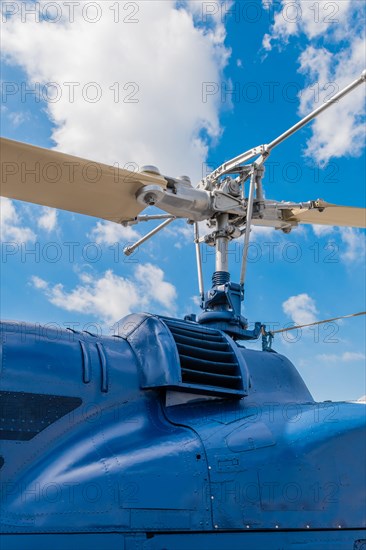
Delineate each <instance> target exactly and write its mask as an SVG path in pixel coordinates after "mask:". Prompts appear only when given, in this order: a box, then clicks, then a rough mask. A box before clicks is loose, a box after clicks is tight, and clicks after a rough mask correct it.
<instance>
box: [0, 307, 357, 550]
mask: <svg viewBox="0 0 366 550" xmlns="http://www.w3.org/2000/svg"><path fill="white" fill-rule="evenodd" d="M127 325H128V328H127V329H126V326H127ZM189 325H190V324H189V323H188V327H187V330H188V328H189ZM119 326H124V331H125V332H124V333H123V331H119V333H118V334H117V335H116V336H114V337H103V338H99V337H97V336H93V335H90V334H86V333H78V332H75V331H55V330H50V329H47V330H46V329H43V328H42V327H39V326H31V325H24V324H17V323H3V324H2V325H1V336H2V352H1V353H2V364H1V378H0V379H1V388H0V389H1V391H2V392H7V395H10V394H15V397H16V396H17V395H19V394H21V395H23V396H25V397H24V399H23V401H22V403H25V404H26V405H25V407H28V406H29V407H30V410H29V411H24V410H19V408H18V409H17V408H16V407H15V406H13V405H11V403H13V400H12V399H8V400H7V401H6V403H7V405H6V407H5V406H3V407H2V417H3V418H2V426H3V427H2V428H1V427H0V430H2V431H0V433H1V434H2V435H0V437H1V438H2V439H1V441H0V446H1V448H0V456H1V457H2V460H1V462H0V475H1V518H0V519H1V531H2V533H3V536H2V542H1V550H5V549H24V548H27V549H32V548H37V549H42V548H47V549H48V548H52V549H53V550H56V549H58V548H79V549H80V550H82V549H83V548H89V549H90V548H94V547H95V548H103V549H104V548H105V549H108V548H121V549H125V550H130V549H131V550H132V549H134V550H139V549H141V550H142V549H143V550H150V549H151V550H155V549H163V548H167V549H168V548H169V549H173V550H174V549H176V550H183V549H186V548H190V549H192V548H205V547H207V548H208V547H209V548H213V549H216V548H217V549H220V550H221V549H222V548H232V549H234V550H235V549H239V548H244V547H245V548H253V549H255V548H258V549H259V548H297V549H299V548H309V549H310V548H311V549H315V548H316V549H317V550H318V549H319V548H329V549H335V548H362V544H366V542H365V540H366V533H365V527H366V513H365V510H366V502H365V485H366V482H365V466H364V465H365V462H366V441H365V433H366V417H365V410H366V407H365V405H361V404H351V403H315V402H314V400H313V399H312V397H311V395H310V393H309V392H308V390H307V388H306V386H305V384H304V382H303V381H302V379H301V377H300V376H299V374H298V372H297V371H296V369H295V367H294V366H293V365H292V364H291V363H290V362H289V361H288V360H287V359H286V358H285V357H283V356H281V355H278V354H276V353H268V352H260V351H251V350H247V349H245V348H241V347H239V346H237V345H236V344H235V343H233V348H232V349H233V353H234V355H235V356H236V357H237V363H238V364H239V365H240V368H241V369H242V372H241V374H242V376H243V379H245V380H246V386H247V390H246V394H247V395H246V396H245V397H243V398H238V396H237V395H236V396H235V397H234V396H228V395H225V396H222V395H221V396H220V395H218V393H217V391H215V390H213V391H212V392H210V390H209V388H208V387H207V385H203V386H202V393H201V394H200V392H199V387H196V388H194V391H195V392H196V393H195V394H194V393H192V388H188V387H184V385H183V386H182V387H180V383H181V381H182V377H181V375H182V373H181V364H180V356H179V353H178V350H177V347H176V343H175V340H174V338H173V336H172V335H171V334H170V333H169V328H168V325H167V324H165V323H164V321H163V320H161V319H159V318H156V317H150V316H146V315H145V316H137V317H135V318H134V319H132V318H128V319H127V320H125V321H124V322H123V321H122V322H121V323H120V324H119ZM203 339H204V335H203ZM202 345H203V344H202ZM217 357H219V356H217ZM243 365H245V368H244V367H243ZM201 367H202V364H201V363H200V368H201ZM216 390H217V388H216ZM187 392H188V393H187ZM197 392H198V393H197ZM37 395H38V396H41V397H40V398H39V407H38V409H37ZM45 396H51V397H50V398H49V399H48V400H47V403H46V404H45V400H44V399H45ZM55 398H58V399H55ZM62 399H64V400H65V401H64V403H65V406H64V408H61V409H59V410H57V411H56V410H55V409H54V408H53V409H52V407H54V406H55V405H54V404H55V403H62ZM15 401H16V399H15ZM9 403H10V404H9ZM29 403H30V404H31V405H28V404H29ZM70 403H73V407H74V408H72V410H71V409H70V411H69V412H67V411H68V409H67V407H66V405H67V404H68V405H67V406H70ZM65 411H66V412H65ZM51 413H52V414H51ZM42 421H43V422H44V426H45V427H43V426H41V424H42ZM35 423H38V424H37V426H38V428H37V430H35V429H34V426H35ZM5 425H6V430H5V429H4V426H5ZM12 426H13V427H12ZM40 426H41V427H42V429H40ZM27 430H33V432H32V434H33V433H35V435H32V437H31V438H30V439H28V440H24V437H23V435H24V433H26V431H27ZM9 433H11V434H12V435H9ZM28 433H30V432H28ZM362 541H363V542H362Z"/></svg>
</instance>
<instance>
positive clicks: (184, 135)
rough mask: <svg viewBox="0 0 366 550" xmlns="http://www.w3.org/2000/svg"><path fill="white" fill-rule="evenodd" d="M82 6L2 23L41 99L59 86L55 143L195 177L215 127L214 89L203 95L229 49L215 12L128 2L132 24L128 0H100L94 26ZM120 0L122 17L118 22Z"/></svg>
mask: <svg viewBox="0 0 366 550" xmlns="http://www.w3.org/2000/svg"><path fill="white" fill-rule="evenodd" d="M79 4H80V5H79ZM79 4H77V3H75V5H74V7H75V21H74V22H70V21H67V20H66V19H65V18H64V19H62V20H61V21H59V22H53V23H51V22H48V21H46V20H42V21H40V22H35V20H34V17H27V19H26V22H25V23H24V22H22V21H21V19H20V14H19V15H18V14H16V15H14V16H13V17H12V18H9V19H8V20H7V22H6V23H4V24H3V28H2V48H3V52H4V55H5V59H6V60H7V62H9V63H11V64H17V65H20V66H21V67H22V68H23V69H24V70H25V71H26V73H27V75H28V79H29V81H30V84H31V85H33V86H34V85H35V84H36V83H39V84H40V86H41V96H42V94H43V96H45V95H46V96H47V90H48V91H49V94H51V92H52V91H53V92H54V93H55V92H57V96H56V99H58V100H57V101H56V100H55V98H54V99H53V100H52V101H49V102H48V105H47V110H48V116H49V118H50V120H52V123H53V124H54V130H53V133H52V138H53V139H54V140H55V142H56V148H57V149H59V150H63V151H65V152H68V153H71V154H76V155H79V156H82V157H86V158H91V159H93V160H96V161H102V162H107V163H114V162H119V163H120V165H125V163H131V162H133V163H136V164H137V165H138V166H141V165H142V164H149V163H152V164H155V165H157V166H159V168H160V169H161V171H162V172H164V173H166V174H169V175H172V176H175V175H180V174H186V173H188V174H190V175H191V177H192V180H193V181H198V179H200V178H201V176H202V174H201V172H202V165H203V163H204V161H205V160H206V157H207V151H208V146H209V144H210V143H211V142H213V141H215V140H216V139H217V138H218V137H219V136H220V133H221V127H220V122H219V111H220V108H221V106H222V105H221V102H220V94H219V93H215V94H212V93H211V94H208V95H207V96H205V97H204V99H203V97H202V93H203V88H205V83H217V82H220V80H221V71H222V69H223V67H224V66H225V65H226V63H227V60H228V57H229V55H230V51H229V50H228V49H227V48H226V47H225V45H224V40H225V27H224V25H223V24H222V22H221V19H220V17H219V16H215V17H213V18H210V24H209V25H208V24H207V25H204V24H202V17H201V20H200V21H199V24H198V23H197V24H195V17H197V13H196V16H195V17H194V16H193V12H196V11H197V9H198V8H197V6H196V5H195V2H187V3H184V4H183V5H181V6H180V7H179V8H178V7H177V6H176V2H174V1H173V0H164V1H161V2H137V3H136V2H134V3H132V4H134V5H135V6H137V8H138V10H137V12H136V14H135V16H134V19H136V21H137V22H136V23H128V22H123V19H126V16H127V15H128V14H129V13H130V9H126V6H125V3H124V2H118V3H116V2H109V1H108V2H107V1H105V2H102V3H100V2H99V3H98V5H99V6H100V9H101V10H102V16H101V17H100V20H99V21H98V22H96V23H94V24H91V23H90V22H87V21H85V18H84V19H83V17H82V10H83V3H79ZM117 4H118V6H119V14H120V18H121V20H120V22H119V23H114V20H113V18H114V15H115V10H116V5H117ZM130 4H131V3H130ZM111 8H112V9H111ZM124 8H125V9H124ZM61 53H62V55H61ZM92 82H94V83H96V85H90V86H89V84H90V83H92ZM49 83H56V87H55V86H53V87H50V86H49V87H48V88H47V85H48V84H49ZM66 83H75V84H72V85H70V84H66ZM45 85H46V88H44V86H45ZM72 90H73V92H72ZM117 91H119V94H118V93H117ZM93 94H95V95H98V94H99V95H101V97H100V100H99V101H96V102H93V99H94V98H93ZM73 95H74V98H73V97H72V96H73ZM118 95H119V97H118ZM51 99H52V98H51ZM29 101H31V99H29Z"/></svg>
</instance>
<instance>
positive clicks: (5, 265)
mask: <svg viewBox="0 0 366 550" xmlns="http://www.w3.org/2000/svg"><path fill="white" fill-rule="evenodd" d="M11 4H12V8H11V11H14V15H12V16H10V14H3V22H4V25H3V36H2V49H3V52H4V58H3V64H2V75H1V79H2V100H3V103H2V128H1V133H2V135H3V136H6V137H9V138H12V139H16V140H19V141H26V142H28V143H32V144H35V145H40V146H44V147H56V148H57V149H58V150H61V151H65V152H69V153H71V154H76V155H79V156H81V157H85V158H90V159H93V160H100V161H103V162H109V163H113V162H116V161H118V162H119V163H121V164H126V163H133V165H134V166H136V165H137V166H140V165H141V164H149V163H150V164H155V165H157V166H159V168H160V169H161V171H162V172H163V173H165V174H169V175H172V176H175V175H180V174H188V175H190V176H191V177H192V180H193V181H194V182H196V181H198V179H199V178H200V177H201V175H202V174H204V173H205V170H207V166H209V167H211V168H214V167H215V166H217V165H219V164H221V163H222V162H223V161H224V160H226V159H229V158H232V157H234V156H236V155H237V154H239V153H241V152H243V151H245V150H246V149H249V148H250V147H253V146H256V145H259V144H262V143H266V142H269V141H271V140H272V139H273V138H274V137H276V136H277V135H278V134H280V133H282V131H284V130H285V129H287V128H288V127H289V126H291V125H292V124H293V123H295V122H296V121H297V120H298V119H299V117H300V116H303V115H305V114H306V113H307V112H309V111H310V110H311V109H312V107H313V106H317V105H319V102H321V101H324V98H325V97H326V96H327V95H329V94H330V93H332V91H334V90H336V89H337V87H338V88H339V89H340V88H341V87H343V86H344V85H346V84H348V83H349V82H350V81H352V80H353V79H354V78H356V77H357V76H358V75H359V74H360V72H361V71H362V69H363V68H364V67H365V66H366V62H365V44H364V36H363V30H362V20H364V16H365V5H364V3H362V2H358V1H357V0H355V1H351V0H346V1H344V0H343V1H342V2H331V3H329V2H318V3H316V4H313V3H310V2H306V1H305V0H299V1H298V2H297V3H296V4H295V3H294V2H290V3H289V2H287V3H286V2H283V3H282V4H280V3H279V2H278V3H277V4H275V5H274V6H272V5H271V2H269V1H268V2H264V3H263V4H262V2H261V1H260V0H256V1H253V2H234V3H233V4H231V5H230V3H229V2H224V3H219V2H200V1H197V2H188V3H187V2H179V4H177V3H175V2H170V1H166V0H165V1H164V2H159V1H156V2H149V3H147V2H140V3H138V2H132V3H131V2H130V3H128V5H127V4H126V3H124V2H120V11H119V12H118V13H117V12H116V11H115V9H114V10H113V9H112V10H111V9H110V8H111V6H113V5H114V3H112V2H111V3H109V2H103V3H99V4H98V3H95V4H97V6H98V5H99V7H100V10H96V11H94V12H93V11H84V12H83V11H82V8H83V7H85V5H86V3H85V2H84V3H83V2H82V3H81V7H80V8H78V9H75V13H74V14H70V12H69V11H66V6H65V5H64V3H63V2H59V3H58V5H59V10H58V12H52V11H48V8H45V6H46V4H47V3H45V2H43V3H42V2H41V3H35V4H34V3H33V4H34V5H33V6H32V5H31V4H32V2H29V3H28V4H25V3H23V2H18V3H15V2H14V3H11ZM222 4H223V5H222ZM294 4H295V6H294ZM310 4H311V5H316V6H317V11H314V9H313V10H311V9H310ZM32 7H33V8H34V9H35V10H36V11H35V12H34V13H36V15H34V14H33V15H32V14H30V12H29V11H27V10H29V9H30V8H32ZM228 9H229V13H227V10H228ZM37 10H38V11H37ZM72 15H73V16H72ZM57 19H59V20H57ZM93 21H94V22H93ZM350 28H352V33H350V32H349V30H350ZM70 83H74V84H73V86H74V87H73V91H71V84H70ZM361 88H362V89H361V90H359V91H357V92H355V93H354V94H352V96H350V97H349V98H347V99H345V100H344V102H342V103H341V104H338V105H336V106H334V109H331V110H330V111H328V114H326V115H322V117H320V118H319V119H318V120H317V121H316V123H315V124H312V125H310V126H308V127H307V128H306V129H304V130H302V131H301V132H299V133H298V134H297V135H295V136H294V137H293V138H291V139H290V140H288V141H287V142H285V143H284V144H282V145H281V146H279V147H278V148H277V149H276V150H275V151H274V152H273V154H272V155H271V157H270V159H269V162H268V163H267V172H266V178H265V180H264V185H265V192H266V197H267V198H273V199H277V200H293V201H307V200H310V199H316V198H318V197H320V198H323V199H325V200H327V201H329V202H334V203H338V204H346V205H350V206H365V147H364V146H365V133H364V119H365V110H364V99H363V97H364V86H363V87H361ZM32 89H33V90H36V93H35V94H34V93H31V90H32ZM117 91H118V97H117V96H116V93H117ZM55 94H56V96H55ZM57 94H58V95H57ZM72 94H74V95H72ZM98 94H100V97H99V99H98V98H97V96H98ZM153 226H154V224H153V223H151V224H143V225H141V226H138V227H136V226H134V227H133V228H129V229H125V228H119V227H118V226H115V227H114V226H113V227H112V226H110V225H108V224H105V223H104V222H101V221H100V220H99V221H98V220H95V219H92V218H88V217H84V216H81V215H77V214H71V213H67V212H57V213H56V212H54V211H49V210H47V209H44V208H41V207H37V206H32V205H27V204H24V203H17V202H10V201H3V203H2V258H1V261H2V264H1V293H2V294H1V316H2V318H8V319H19V320H23V321H31V322H35V323H41V324H42V323H54V324H56V325H57V326H60V327H65V326H68V325H70V324H74V326H76V327H78V328H85V327H86V325H88V323H94V324H97V325H98V326H99V327H101V330H103V331H104V332H107V333H108V330H109V327H110V326H111V325H112V323H113V322H114V321H117V320H118V319H119V318H120V317H122V316H123V315H125V314H127V313H128V312H130V311H141V310H142V311H151V312H155V313H159V312H162V313H165V314H171V315H177V316H182V315H184V314H186V313H190V312H196V313H197V312H198V308H197V305H196V302H195V300H194V296H195V295H196V294H197V281H196V266H195V255H194V248H193V245H192V242H191V232H190V228H189V227H187V226H186V224H185V223H184V221H180V222H175V223H174V224H173V225H171V226H170V228H169V229H167V230H165V231H164V232H163V233H162V234H160V235H159V236H157V237H155V238H154V239H153V240H152V241H150V242H149V243H147V244H145V245H144V246H142V247H141V248H140V250H139V251H138V253H137V254H136V255H134V256H133V257H132V258H130V259H128V258H125V257H124V256H123V254H122V253H121V249H122V248H123V246H124V245H125V244H127V243H129V242H133V241H134V240H136V239H137V238H138V235H141V234H144V233H145V232H147V231H148V230H149V229H150V228H152V227H153ZM118 242H119V243H120V244H119V245H118V244H116V243H118ZM240 247H241V243H240V242H236V243H232V244H231V252H232V276H233V280H237V279H238V276H239V270H240V262H239V259H240ZM203 257H204V270H205V282H206V287H208V286H209V282H210V275H211V272H212V270H213V257H212V250H211V249H209V250H204V251H203ZM364 309H365V239H364V232H363V231H359V230H350V229H347V228H346V229H339V228H328V229H327V230H324V229H321V228H315V229H312V228H311V227H306V226H302V227H301V228H299V229H296V230H294V231H293V232H292V233H291V234H290V235H283V234H282V233H281V234H279V233H278V232H273V231H258V230H257V231H254V232H253V235H252V245H251V249H250V262H249V269H248V274H247V282H246V298H245V306H244V311H245V315H246V316H247V317H248V319H249V320H250V321H251V322H254V321H257V320H260V321H262V322H266V323H268V324H272V325H276V327H278V328H279V327H281V326H284V325H286V324H290V323H294V322H295V323H299V322H306V321H308V320H310V321H312V320H320V319H325V318H330V317H336V316H338V315H343V314H348V313H353V312H358V311H362V310H364ZM364 334H365V319H364V318H362V317H360V318H356V319H354V320H345V321H343V322H339V323H333V324H331V325H321V326H320V328H319V329H317V330H315V331H314V330H309V329H305V330H303V331H302V332H301V333H298V334H297V335H293V334H291V333H289V334H288V337H286V338H284V337H280V336H278V337H277V338H276V339H275V344H274V347H275V349H277V350H278V351H280V352H282V353H285V354H286V355H287V356H288V357H289V358H290V359H291V360H292V361H293V362H294V363H295V365H296V366H297V368H298V369H299V371H300V372H301V374H302V376H303V377H304V379H305V381H306V382H307V384H308V385H309V387H310V390H311V391H312V393H313V395H314V396H315V397H316V398H318V399H320V400H322V399H334V400H336V399H357V398H359V397H361V396H363V395H365V394H366V388H365V337H364ZM294 336H296V337H295V338H294ZM293 340H295V341H293ZM257 347H258V346H257Z"/></svg>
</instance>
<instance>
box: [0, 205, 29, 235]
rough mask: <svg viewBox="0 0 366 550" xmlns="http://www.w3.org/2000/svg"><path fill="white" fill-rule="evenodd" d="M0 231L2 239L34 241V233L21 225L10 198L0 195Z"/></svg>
mask: <svg viewBox="0 0 366 550" xmlns="http://www.w3.org/2000/svg"><path fill="white" fill-rule="evenodd" d="M0 233H1V240H2V241H15V242H18V243H26V242H34V241H35V240H36V235H35V234H34V233H33V231H32V230H31V229H30V228H29V227H25V226H22V225H21V220H20V218H19V214H18V212H17V210H16V208H15V206H14V203H13V201H11V200H10V199H7V198H4V197H0Z"/></svg>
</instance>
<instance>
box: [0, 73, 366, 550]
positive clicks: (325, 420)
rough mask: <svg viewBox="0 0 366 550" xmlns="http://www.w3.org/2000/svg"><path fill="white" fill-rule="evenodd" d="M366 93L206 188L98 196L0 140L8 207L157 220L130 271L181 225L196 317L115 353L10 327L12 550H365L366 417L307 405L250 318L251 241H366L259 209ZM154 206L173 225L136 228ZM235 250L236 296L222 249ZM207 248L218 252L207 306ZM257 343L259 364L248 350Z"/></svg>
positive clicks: (118, 174)
mask: <svg viewBox="0 0 366 550" xmlns="http://www.w3.org/2000/svg"><path fill="white" fill-rule="evenodd" d="M365 81H366V71H363V73H362V74H361V76H360V77H359V78H358V79H356V80H355V81H354V82H352V83H351V84H350V85H349V86H347V87H346V88H344V89H343V90H342V91H340V92H339V93H337V94H336V95H335V96H333V98H332V99H330V100H328V101H327V102H326V103H324V104H323V105H321V106H320V107H318V108H317V109H316V110H314V111H313V112H312V113H310V114H309V115H308V116H306V117H305V118H303V119H302V120H301V121H300V122H298V123H297V124H295V125H294V126H293V127H291V128H290V129H289V130H287V131H286V132H284V133H283V134H281V135H280V136H279V137H277V138H276V139H274V140H273V141H272V142H270V143H269V144H266V145H260V146H257V147H254V148H252V149H250V150H249V151H246V152H245V153H243V154H241V155H239V156H237V157H235V158H234V159H232V160H230V161H227V162H225V163H224V164H222V165H221V166H219V167H218V168H217V169H215V170H214V171H213V172H212V173H211V174H209V175H208V176H206V177H205V178H203V179H202V180H201V181H200V182H199V183H198V185H197V186H196V187H193V186H192V183H191V181H190V179H189V178H188V177H186V176H183V177H180V178H173V177H170V176H166V175H162V174H160V172H159V170H158V169H157V168H156V167H154V166H146V167H143V168H142V169H141V171H139V172H131V171H128V170H125V169H120V168H116V167H112V166H107V165H102V164H97V168H98V171H99V174H100V178H99V179H98V183H95V184H93V183H91V182H90V181H86V178H85V171H86V170H87V169H88V166H89V165H90V161H88V160H84V159H80V158H77V157H73V156H70V155H66V154H63V153H60V152H55V151H52V150H47V149H42V148H39V147H35V146H32V145H28V144H24V143H19V142H15V141H12V140H8V139H2V140H1V156H2V176H1V178H2V179H1V195H2V196H4V197H7V198H10V199H17V200H22V201H27V202H31V203H36V204H41V205H44V206H50V207H54V208H59V209H62V210H68V211H72V212H76V213H79V214H84V215H88V216H94V217H97V218H102V219H105V220H109V221H112V222H115V223H118V224H124V225H134V224H136V223H138V222H143V221H147V220H151V219H154V220H156V219H157V220H162V223H161V224H160V225H159V226H158V227H156V228H155V229H153V230H152V231H150V232H149V233H148V234H147V235H145V236H144V237H142V238H141V239H139V240H138V241H137V242H136V243H135V244H134V245H130V246H127V247H126V248H125V254H126V255H129V254H132V253H133V251H134V250H135V249H136V248H137V247H139V246H141V245H142V244H143V243H144V242H145V241H146V240H148V239H150V238H151V237H153V235H155V234H156V233H157V232H158V231H160V230H162V229H164V228H165V227H166V226H168V225H169V224H171V223H172V222H174V220H176V219H180V218H185V219H187V220H188V222H189V223H190V224H191V225H192V226H193V228H194V242H195V248H196V258H197V272H198V284H199V293H200V299H201V308H202V313H201V315H200V316H198V317H196V316H195V315H189V316H186V317H185V318H184V319H175V318H169V317H166V316H160V315H151V314H148V313H135V314H130V315H128V316H127V317H125V318H123V319H122V320H120V321H119V322H118V323H116V325H115V328H114V332H113V334H112V335H110V336H100V335H97V334H94V333H91V332H87V331H77V330H75V329H74V328H69V329H66V330H63V331H61V332H60V331H54V333H53V331H52V330H50V329H48V330H47V334H44V333H42V332H40V331H39V329H38V328H37V327H35V326H33V325H31V324H20V323H16V322H11V321H4V322H2V323H1V356H2V368H1V375H0V376H1V391H0V395H1V401H0V404H1V415H0V416H1V420H0V422H1V427H0V439H1V450H0V474H1V514H0V516H1V517H0V522H1V532H2V535H1V548H2V549H3V550H15V549H27V550H31V549H36V548H37V550H46V549H47V550H48V549H49V548H53V549H54V550H61V549H64V548H71V549H73V548H79V549H80V550H81V549H83V548H87V549H88V550H90V549H97V548H98V549H99V548H103V549H105V550H110V549H117V548H118V549H124V550H163V549H166V550H187V549H188V548H190V549H196V548H210V549H212V550H222V549H227V548H230V549H232V550H239V549H243V548H247V549H258V550H262V549H264V548H271V549H287V548H289V549H291V548H296V549H297V550H300V549H313V550H319V549H329V550H334V549H346V548H347V549H353V550H361V549H365V548H366V513H365V511H366V471H365V464H366V440H365V438H366V414H365V406H364V405H362V404H356V403H350V402H340V403H336V404H334V403H327V402H325V403H317V402H316V401H314V399H313V397H312V395H311V393H310V391H309V390H308V388H307V387H306V385H305V383H304V381H303V380H302V378H301V376H300V374H299V372H298V371H297V369H296V368H295V366H294V365H293V364H292V363H291V362H290V361H289V359H287V358H286V357H285V356H284V355H281V354H279V353H277V352H276V351H275V350H274V349H273V348H272V339H273V333H272V332H271V331H267V329H266V327H265V325H263V324H262V323H260V322H258V323H256V324H255V326H254V328H253V329H250V328H249V326H248V322H247V320H246V319H245V317H244V316H243V315H242V314H241V304H242V302H243V300H244V283H245V276H246V269H247V260H248V247H249V242H250V232H251V228H252V226H255V225H259V226H266V227H274V228H276V229H278V230H282V231H283V232H284V233H289V232H290V231H291V230H292V229H293V228H294V227H296V226H297V225H299V224H320V225H338V226H352V227H363V228H364V227H366V216H365V209H362V208H355V207H349V206H339V205H335V204H332V203H328V202H326V201H324V200H321V199H317V200H313V201H308V202H302V203H293V202H279V201H274V200H269V199H267V198H265V195H264V191H263V178H264V168H265V162H266V160H267V158H268V157H269V155H270V153H271V151H272V150H273V149H274V148H275V147H277V146H278V145H280V144H281V143H282V142H283V141H284V140H286V139H287V138H289V137H290V136H291V135H293V134H294V133H295V132H297V131H298V130H300V129H301V128H302V127H304V126H305V125H306V124H308V123H309V122H310V121H311V120H313V119H314V118H315V117H317V116H318V115H319V114H320V113H322V112H323V111H325V110H326V109H328V108H330V107H331V106H332V104H333V103H335V102H336V101H339V100H341V99H342V98H343V97H344V96H345V95H347V94H349V93H351V92H352V91H353V90H354V89H355V88H357V87H358V86H360V85H361V84H362V83H364V82H365ZM30 167H32V170H31V171H30V170H29V168H30ZM31 172H32V173H31ZM248 187H249V188H248ZM247 188H248V189H247ZM148 206H156V207H158V208H160V210H162V211H163V213H162V214H156V215H144V214H141V212H143V210H144V209H145V208H146V207H148ZM202 221H208V224H209V227H210V228H211V229H212V231H211V233H208V234H205V235H203V236H201V235H200V231H199V223H200V222H202ZM241 237H242V238H243V239H244V248H243V259H242V266H241V272H240V281H239V282H238V283H235V282H233V281H231V278H230V270H229V260H228V245H229V242H230V241H231V240H233V239H238V238H241ZM202 243H205V244H208V245H209V246H213V247H214V248H215V271H214V273H213V275H212V288H211V289H210V290H208V291H207V292H205V289H204V285H203V275H202V260H201V246H202ZM360 314H361V313H360ZM360 314H355V315H360ZM259 338H262V343H263V349H262V351H260V350H254V349H250V348H248V347H246V346H245V343H246V342H250V341H254V340H258V339H259Z"/></svg>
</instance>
